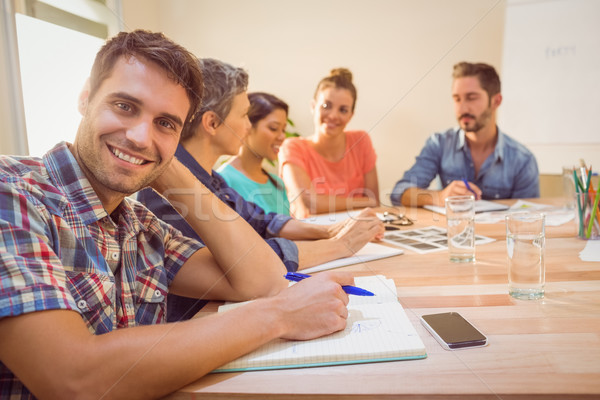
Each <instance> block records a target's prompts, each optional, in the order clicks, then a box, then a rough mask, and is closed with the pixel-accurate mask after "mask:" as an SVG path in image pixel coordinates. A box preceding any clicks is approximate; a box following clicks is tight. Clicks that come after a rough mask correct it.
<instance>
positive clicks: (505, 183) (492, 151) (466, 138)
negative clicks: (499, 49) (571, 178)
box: [390, 62, 540, 206]
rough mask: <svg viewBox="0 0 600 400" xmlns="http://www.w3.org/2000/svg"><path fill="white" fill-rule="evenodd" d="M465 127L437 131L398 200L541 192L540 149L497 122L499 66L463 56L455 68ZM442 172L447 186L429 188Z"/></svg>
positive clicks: (457, 105) (455, 92) (432, 201)
mask: <svg viewBox="0 0 600 400" xmlns="http://www.w3.org/2000/svg"><path fill="white" fill-rule="evenodd" d="M452 76H453V78H454V82H453V85H452V98H453V100H454V111H455V114H456V118H457V120H458V124H459V127H458V128H451V129H448V130H447V131H446V132H444V133H436V134H434V135H432V136H431V137H430V138H429V139H428V140H427V142H426V143H425V147H424V148H423V150H421V154H419V156H418V157H417V160H416V162H415V164H414V165H413V166H412V167H411V168H410V169H409V170H408V171H406V172H405V173H404V176H403V177H402V179H401V180H400V181H398V183H396V186H395V187H394V190H393V192H392V194H391V196H390V197H391V200H392V204H394V205H400V204H402V205H404V206H424V205H436V206H443V205H444V201H445V199H446V198H447V197H449V196H460V195H469V194H473V195H474V196H475V197H476V198H477V199H490V200H493V199H508V198H533V197H539V195H540V189H539V173H538V167H537V162H536V160H535V157H534V155H533V154H532V153H531V152H530V151H529V150H528V149H527V148H525V146H523V145H522V144H520V143H518V142H517V141H516V140H514V139H512V138H511V137H509V136H507V135H506V134H504V133H503V132H502V131H500V129H499V128H498V127H497V126H496V111H497V109H498V107H499V106H500V104H501V103H502V94H501V93H500V78H499V77H498V74H497V73H496V71H495V70H494V67H492V66H490V65H487V64H482V63H477V64H472V63H468V62H461V63H458V64H456V65H455V66H454V72H453V74H452ZM437 175H439V177H440V180H441V184H442V187H443V189H442V190H429V189H427V188H428V187H429V185H430V183H431V181H432V180H433V179H434V178H435V177H436V176H437Z"/></svg>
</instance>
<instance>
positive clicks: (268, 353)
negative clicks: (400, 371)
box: [213, 275, 427, 372]
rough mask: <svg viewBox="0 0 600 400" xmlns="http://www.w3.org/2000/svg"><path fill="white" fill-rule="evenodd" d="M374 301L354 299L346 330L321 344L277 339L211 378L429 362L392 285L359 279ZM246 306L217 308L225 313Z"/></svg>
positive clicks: (377, 279)
mask: <svg viewBox="0 0 600 400" xmlns="http://www.w3.org/2000/svg"><path fill="white" fill-rule="evenodd" d="M355 284H356V286H358V287H361V288H363V289H367V290H369V291H371V292H373V293H375V296H372V297H368V296H350V302H349V303H348V311H349V316H348V321H347V324H346V329H344V330H343V331H340V332H336V333H333V334H331V335H328V336H324V337H321V338H318V339H313V340H306V341H294V340H283V339H276V340H273V341H271V342H269V343H267V344H266V345H264V346H262V347H260V348H258V349H257V350H255V351H253V352H251V353H249V354H246V355H245V356H242V357H240V358H238V359H236V360H234V361H231V362H229V363H227V364H225V365H223V366H222V367H220V368H218V369H216V370H214V371H213V372H239V371H258V370H269V369H284V368H304V367H318V366H328V365H342V364H358V363H372V362H381V361H397V360H410V359H420V358H425V357H427V353H426V350H425V345H424V344H423V342H422V341H421V338H420V337H419V335H418V333H417V331H416V330H415V328H414V326H413V325H412V323H411V322H410V320H409V319H408V316H407V315H406V313H405V312H404V309H403V308H402V305H400V303H399V302H398V296H397V294H396V286H395V284H394V281H393V280H392V279H386V278H385V276H382V275H375V276H368V277H359V278H356V279H355ZM240 304H243V303H234V304H228V305H225V306H221V307H219V312H226V311H227V310H228V309H230V308H232V307H238V306H239V305H240Z"/></svg>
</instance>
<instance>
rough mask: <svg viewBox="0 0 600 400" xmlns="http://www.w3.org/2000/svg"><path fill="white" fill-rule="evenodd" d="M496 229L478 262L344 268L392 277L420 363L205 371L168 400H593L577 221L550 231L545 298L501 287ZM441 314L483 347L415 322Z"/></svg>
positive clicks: (598, 334) (404, 261) (421, 220)
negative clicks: (465, 325) (448, 339)
mask: <svg viewBox="0 0 600 400" xmlns="http://www.w3.org/2000/svg"><path fill="white" fill-rule="evenodd" d="M411 212H415V213H416V214H415V215H412V216H411V218H413V219H415V221H416V225H417V226H428V225H431V224H435V225H440V226H443V225H444V224H445V218H444V217H443V216H441V217H440V216H437V215H433V214H431V213H430V212H428V211H426V210H412V211H411ZM434 222H435V223H434ZM494 225H495V226H493V227H483V228H482V227H480V226H479V225H476V230H477V233H480V234H486V232H487V234H488V235H490V236H492V237H495V238H497V239H498V240H497V241H495V242H493V243H489V244H485V245H481V246H478V247H477V249H476V258H477V261H476V262H475V263H471V264H453V263H450V262H449V261H448V255H447V252H445V251H442V252H439V253H430V254H425V255H420V254H416V253H413V252H411V251H406V252H405V254H403V255H401V256H396V257H392V258H388V259H383V260H378V261H375V262H369V263H365V264H357V265H353V266H349V267H345V270H346V271H350V272H352V273H354V274H355V275H356V276H362V275H372V274H383V275H385V276H387V277H389V278H393V279H394V280H395V282H396V285H397V287H398V296H399V300H400V302H401V304H402V305H403V307H404V308H405V310H406V312H407V314H408V316H409V318H410V319H411V321H412V323H413V324H414V326H415V328H416V329H417V332H418V333H419V335H420V336H421V339H422V340H423V342H424V343H425V346H426V348H427V358H426V359H423V360H411V361H398V362H383V363H373V364H356V365H347V366H335V367H320V368H304V369H289V370H274V371H259V372H246V373H221V374H209V375H207V376H205V377H204V378H202V379H200V380H198V381H197V382H195V383H193V384H191V385H189V386H187V387H185V388H184V389H182V390H181V391H179V392H177V393H175V394H173V395H171V396H170V397H169V398H170V399H203V398H227V399H291V398H293V399H373V398H383V399H392V398H393V399H396V398H402V399H464V398H468V399H583V398H586V399H592V398H594V399H599V398H600V263H598V262H583V261H581V260H580V259H579V256H578V255H579V252H580V251H581V250H582V249H583V248H584V246H585V244H586V242H585V241H583V240H580V239H578V238H576V237H575V235H574V233H575V224H574V222H571V223H569V224H566V225H567V226H563V227H556V228H560V229H551V230H548V231H547V241H546V282H547V284H546V296H545V298H544V299H542V300H536V301H525V300H515V299H513V298H511V297H510V296H509V295H508V289H507V263H506V255H505V254H506V250H505V246H506V242H505V241H504V239H503V235H504V224H494ZM570 229H572V231H571V230H570ZM569 232H571V233H570V234H569ZM569 235H570V236H569ZM213 306H214V305H213ZM446 311H458V312H460V313H461V314H462V315H463V316H465V317H466V318H467V319H468V320H470V321H471V322H472V323H473V324H474V325H475V326H477V327H478V328H479V329H480V330H481V331H483V332H484V333H485V334H486V335H487V336H488V339H489V345H488V346H487V347H483V348H474V349H467V350H458V351H448V350H444V349H442V347H441V346H440V345H439V344H438V343H437V342H436V341H435V339H434V338H433V337H432V336H431V335H430V334H429V333H428V332H427V331H426V330H425V329H424V328H423V327H422V326H421V324H420V323H419V321H418V318H419V316H420V315H422V314H428V313H437V312H446Z"/></svg>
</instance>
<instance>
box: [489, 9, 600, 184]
mask: <svg viewBox="0 0 600 400" xmlns="http://www.w3.org/2000/svg"><path fill="white" fill-rule="evenodd" d="M502 93H503V98H504V100H503V103H502V106H501V107H500V109H499V110H500V111H499V118H498V121H499V126H500V127H501V129H502V130H504V131H505V132H506V133H508V134H509V135H511V136H513V137H514V138H516V139H517V140H519V141H520V142H521V143H523V144H525V145H526V146H527V147H529V148H530V149H531V150H532V151H533V152H534V154H535V155H536V157H537V159H538V164H539V165H540V172H542V173H553V172H556V173H560V170H561V164H562V165H573V164H577V163H578V162H579V159H580V158H584V159H585V161H586V162H587V163H588V165H589V164H595V165H596V166H597V168H600V132H599V131H600V128H599V127H600V124H599V123H598V116H599V115H600V96H599V95H598V93H600V1H599V0H539V1H524V0H520V1H517V0H509V1H508V3H507V7H506V26H505V32H504V47H503V65H502Z"/></svg>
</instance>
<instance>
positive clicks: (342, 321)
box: [265, 272, 354, 340]
mask: <svg viewBox="0 0 600 400" xmlns="http://www.w3.org/2000/svg"><path fill="white" fill-rule="evenodd" d="M353 284H354V278H352V276H351V275H350V274H348V273H345V272H323V273H320V274H317V275H315V276H313V277H310V278H308V279H304V280H302V281H300V282H298V283H296V284H294V285H293V286H292V287H290V288H288V289H285V290H284V291H282V292H281V293H280V294H278V295H277V296H275V297H271V298H269V299H265V301H266V302H269V303H271V304H272V305H273V306H274V307H275V308H276V309H277V310H278V311H277V313H278V314H279V315H280V316H281V318H282V319H281V322H282V323H283V331H282V335H281V337H282V338H285V339H291V340H308V339H314V338H317V337H321V336H324V335H328V334H330V333H333V332H337V331H340V330H342V329H344V328H345V327H346V319H347V318H348V309H347V308H346V306H347V304H348V300H349V299H348V295H347V294H346V293H345V292H344V290H343V289H342V285H353ZM265 311H266V312H267V311H268V309H267V310H265Z"/></svg>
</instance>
